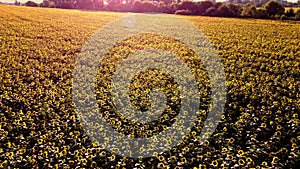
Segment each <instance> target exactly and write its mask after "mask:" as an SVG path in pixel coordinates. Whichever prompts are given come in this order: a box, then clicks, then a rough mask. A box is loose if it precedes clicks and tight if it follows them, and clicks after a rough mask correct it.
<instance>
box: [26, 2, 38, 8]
mask: <svg viewBox="0 0 300 169" xmlns="http://www.w3.org/2000/svg"><path fill="white" fill-rule="evenodd" d="M25 6H31V7H38V6H39V5H38V4H37V3H35V2H33V1H27V2H25Z"/></svg>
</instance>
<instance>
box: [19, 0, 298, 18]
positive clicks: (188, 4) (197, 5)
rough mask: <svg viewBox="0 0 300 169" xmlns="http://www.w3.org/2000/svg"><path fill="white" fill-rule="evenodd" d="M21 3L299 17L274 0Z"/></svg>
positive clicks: (208, 14) (93, 0) (238, 15)
mask: <svg viewBox="0 0 300 169" xmlns="http://www.w3.org/2000/svg"><path fill="white" fill-rule="evenodd" d="M251 2H253V1H251ZM254 2H255V1H254ZM259 2H263V1H259ZM264 2H265V1H264ZM25 5H26V6H34V7H48V8H63V9H88V10H102V11H103V10H104V11H115V12H138V13H142V12H157V13H168V14H178V15H201V16H215V17H240V18H258V19H281V20H285V19H290V20H300V9H298V10H297V11H295V10H294V9H293V8H290V9H289V10H287V11H285V8H284V6H283V5H282V4H281V3H279V2H277V1H274V0H269V1H266V2H265V3H264V4H262V5H261V7H260V8H257V7H256V6H255V5H253V3H246V4H240V3H238V4H237V3H235V0H229V1H227V2H215V1H200V2H193V1H181V0H158V1H151V0H44V1H43V2H42V3H41V4H37V3H35V2H33V1H27V2H26V3H25Z"/></svg>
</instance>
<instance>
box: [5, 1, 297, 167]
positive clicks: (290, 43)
mask: <svg viewBox="0 0 300 169" xmlns="http://www.w3.org/2000/svg"><path fill="white" fill-rule="evenodd" d="M126 15H128V14H126V13H113V12H89V11H78V10H62V9H49V8H47V9H43V8H29V7H14V6H5V5H0V77H1V78H0V168H29V169H31V168H104V169H105V168H177V169H185V168H187V169H189V168H192V169H194V168H195V169H197V168H201V169H202V168H296V167H297V166H299V165H300V160H299V159H300V126H299V123H300V120H299V112H300V36H299V35H300V23H299V22H294V21H270V20H254V19H234V18H214V17H199V16H176V17H180V18H182V19H184V20H187V21H189V22H191V23H192V24H193V25H195V26H197V27H198V28H199V29H200V30H201V31H203V33H204V34H205V35H206V36H207V37H208V38H209V40H210V41H211V43H212V45H213V46H214V48H215V49H216V51H217V54H218V55H219V56H220V58H221V61H222V64H223V66H224V71H225V76H226V77H225V78H226V92H227V93H226V103H225V107H224V112H223V114H222V116H221V122H220V123H219V124H218V126H217V128H216V130H215V131H214V132H213V133H212V135H211V136H210V137H209V138H207V140H205V141H204V142H203V143H200V142H199V141H198V137H199V135H200V133H201V129H202V127H203V124H204V121H205V120H207V119H206V117H207V116H208V115H207V114H208V110H209V105H210V102H212V99H211V92H210V90H211V86H210V82H209V80H207V79H208V77H207V76H208V75H207V73H206V69H205V66H204V65H203V64H202V63H201V62H200V61H198V60H196V59H194V57H193V55H194V53H193V51H191V50H190V49H189V48H188V47H187V46H185V45H184V44H182V43H181V42H180V41H178V40H176V39H173V38H170V37H165V36H162V35H157V34H140V35H137V36H134V37H130V38H127V39H124V40H122V41H121V42H119V43H117V44H116V45H115V46H114V48H113V49H111V51H110V52H109V53H107V54H106V56H107V57H106V60H105V61H106V62H107V63H110V64H104V65H102V66H100V67H99V69H98V72H97V73H98V74H97V77H96V81H97V87H96V91H95V96H96V99H97V103H98V105H99V107H100V110H101V112H102V113H103V117H104V118H105V120H106V121H107V123H108V124H109V125H111V126H112V127H113V128H114V129H115V130H116V131H118V132H121V133H124V134H125V135H129V136H132V137H141V138H146V137H153V136H154V137H155V135H156V134H157V133H159V132H161V131H164V130H167V129H168V127H169V126H170V125H172V124H173V123H174V121H176V115H177V114H178V109H179V107H180V100H181V99H182V98H181V97H180V92H179V91H178V84H177V82H176V81H175V80H174V78H172V77H171V76H170V75H169V74H166V73H164V72H161V71H159V70H157V69H151V70H147V71H144V72H141V73H140V74H137V75H135V76H134V78H133V81H132V83H131V85H130V93H129V94H130V101H131V102H132V105H133V106H134V107H135V108H136V109H138V110H141V111H145V110H149V109H150V108H149V107H151V103H150V101H149V98H148V95H149V94H150V92H151V90H153V89H156V88H159V89H162V90H163V91H164V95H165V97H166V98H167V101H166V102H167V103H166V110H165V111H164V112H163V114H162V115H161V116H159V115H158V118H157V119H156V120H153V121H151V122H148V123H145V124H140V123H137V122H136V121H135V120H128V119H126V118H125V117H124V115H122V114H120V113H117V112H116V110H115V107H114V105H113V104H112V100H111V95H110V92H111V90H112V89H111V85H110V82H111V80H112V77H111V75H112V74H113V72H114V69H115V68H116V67H117V65H118V64H119V63H120V61H121V60H122V59H124V58H126V56H128V55H129V54H130V53H134V52H136V51H138V50H141V49H144V48H145V47H149V48H153V49H162V50H168V51H172V52H173V53H174V54H176V55H178V56H180V57H181V58H182V61H184V62H186V63H187V65H188V66H190V67H191V70H192V71H193V72H195V74H196V76H195V78H196V80H197V82H199V83H198V87H199V90H200V92H199V97H200V99H201V101H202V102H201V103H202V104H201V106H200V107H199V115H198V118H197V121H196V122H195V124H196V126H195V127H194V128H192V129H191V132H190V133H189V134H188V135H186V136H185V137H184V138H183V141H182V142H181V143H180V144H178V145H176V146H175V147H173V148H172V149H170V150H168V151H165V152H163V153H159V152H157V153H153V156H152V157H147V158H142V157H141V158H129V157H124V156H120V155H118V154H115V153H113V152H110V151H107V150H106V149H105V148H104V146H103V145H102V144H101V142H97V141H95V140H93V139H92V138H91V137H90V134H88V131H86V130H84V128H83V126H82V124H81V123H80V120H79V117H78V113H77V112H76V110H75V104H74V101H73V97H74V96H72V90H73V89H72V83H73V77H72V73H73V70H74V68H75V63H76V60H77V57H78V55H79V54H80V52H81V50H82V48H83V46H84V45H85V43H86V41H87V40H88V39H89V38H90V36H92V35H93V34H94V33H95V32H96V31H97V30H98V29H99V28H101V27H103V26H104V25H106V24H108V23H110V22H112V21H115V20H117V19H119V18H121V17H124V16H126ZM149 24H150V23H149ZM182 27H184V25H182ZM186 33H189V32H186ZM107 40H109V39H107ZM188 80H189V78H188V77H187V81H188ZM82 102H88V99H86V100H85V99H84V98H83V99H82ZM126 117H127V116H126ZM95 126H96V127H97V125H95ZM98 127H99V126H98ZM99 132H101V131H99ZM166 142H168V138H166Z"/></svg>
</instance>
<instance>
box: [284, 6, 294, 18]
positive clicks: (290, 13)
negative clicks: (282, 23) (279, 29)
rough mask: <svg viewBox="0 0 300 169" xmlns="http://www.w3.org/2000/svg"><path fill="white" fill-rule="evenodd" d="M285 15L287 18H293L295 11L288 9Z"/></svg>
mask: <svg viewBox="0 0 300 169" xmlns="http://www.w3.org/2000/svg"><path fill="white" fill-rule="evenodd" d="M285 14H286V16H287V17H293V16H295V10H294V9H293V8H290V9H288V10H287V11H286V13H285Z"/></svg>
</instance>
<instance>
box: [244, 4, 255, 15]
mask: <svg viewBox="0 0 300 169" xmlns="http://www.w3.org/2000/svg"><path fill="white" fill-rule="evenodd" d="M255 14H256V7H255V6H253V5H252V4H246V5H243V6H242V13H241V17H245V18H252V17H254V16H255Z"/></svg>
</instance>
